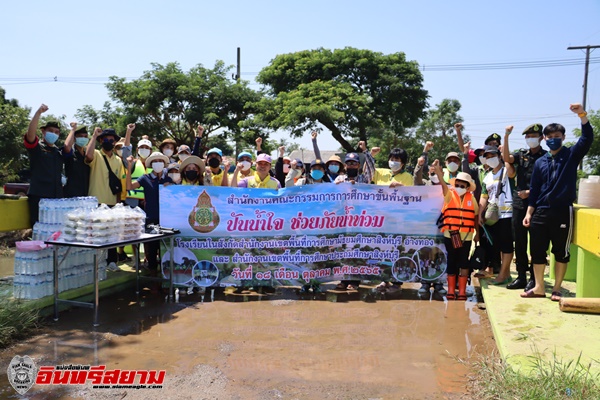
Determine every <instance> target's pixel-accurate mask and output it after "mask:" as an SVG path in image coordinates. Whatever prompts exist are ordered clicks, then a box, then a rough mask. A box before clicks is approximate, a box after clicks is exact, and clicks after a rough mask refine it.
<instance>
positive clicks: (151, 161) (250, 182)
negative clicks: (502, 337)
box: [24, 104, 593, 300]
mask: <svg viewBox="0 0 600 400" xmlns="http://www.w3.org/2000/svg"><path fill="white" fill-rule="evenodd" d="M47 110H48V107H47V106H46V105H44V104H42V106H40V108H39V109H38V110H37V111H36V113H35V114H34V116H33V118H32V120H31V122H30V125H29V129H28V131H27V133H26V135H25V138H24V143H25V147H26V148H27V150H28V152H29V156H30V165H31V176H32V177H31V184H30V189H29V193H28V197H29V207H30V216H31V222H32V225H33V224H34V223H35V222H36V221H37V218H38V204H39V200H40V199H41V198H59V197H74V196H87V195H89V196H95V197H96V198H97V199H98V202H99V203H104V204H107V205H109V206H114V205H115V204H117V203H118V202H125V203H126V204H128V205H130V206H132V207H136V206H140V207H142V208H143V209H144V210H145V212H146V216H147V223H148V224H156V223H158V222H159V194H158V193H159V189H158V188H159V186H160V185H169V184H182V185H212V186H229V187H240V188H251V189H279V188H282V187H291V186H301V185H311V184H321V183H330V184H339V183H342V182H350V183H364V184H376V185H385V186H389V187H396V186H412V185H426V184H428V185H439V186H441V189H442V192H443V195H444V207H443V209H442V215H441V217H440V221H439V223H440V229H441V231H442V232H443V235H444V241H445V246H446V249H447V277H448V290H446V289H444V286H443V282H441V281H436V282H428V281H425V282H423V284H422V287H421V289H420V292H421V293H426V292H428V291H429V290H430V288H431V286H432V285H433V287H434V289H435V290H436V291H438V292H440V293H441V294H447V297H448V298H449V299H454V298H456V299H459V300H463V299H466V286H467V282H468V280H469V279H470V272H471V268H470V262H469V257H470V255H471V252H472V246H471V245H472V243H477V244H478V246H479V247H480V249H479V250H481V251H478V250H476V251H475V252H476V253H477V254H485V262H484V263H483V264H482V267H481V270H480V271H479V272H478V273H477V274H476V276H477V277H480V278H490V277H492V276H493V274H497V275H496V277H495V279H494V280H493V281H492V283H493V284H499V285H504V284H507V288H508V289H525V291H524V292H523V294H522V296H523V297H526V298H531V297H543V296H545V289H544V280H543V273H544V267H545V265H546V252H547V249H548V245H549V243H550V242H552V245H553V250H552V252H553V254H554V255H555V258H556V284H555V286H554V288H553V291H552V299H553V300H557V299H559V298H560V296H561V291H560V287H561V283H562V279H563V277H564V274H565V272H566V266H567V263H568V261H569V243H570V240H571V232H572V219H573V213H572V204H573V201H574V199H575V183H576V169H577V165H578V164H579V162H580V161H581V160H582V158H583V157H584V155H585V154H586V153H587V151H588V150H589V148H590V146H591V143H592V140H593V132H592V128H591V125H590V124H589V122H588V120H587V117H586V113H585V111H584V110H583V108H582V107H581V105H579V104H573V105H571V110H572V111H573V112H574V113H576V114H577V115H579V117H580V118H581V123H582V135H581V137H580V139H579V141H578V142H577V143H576V144H575V145H574V146H572V147H570V148H568V147H565V146H564V138H565V128H564V127H563V126H562V125H560V124H550V125H548V126H546V127H545V128H544V127H543V126H542V125H540V124H533V125H530V126H528V127H527V128H526V129H525V130H524V131H523V135H525V139H526V142H527V145H528V147H529V149H522V150H518V151H516V152H513V153H511V152H510V150H509V137H510V134H511V132H512V130H513V127H512V126H509V127H507V128H506V132H505V135H504V145H503V146H501V144H502V140H501V137H500V135H498V134H492V135H490V136H489V137H488V138H487V139H486V140H485V143H484V146H483V147H480V148H477V149H475V150H473V149H471V145H470V143H464V141H463V138H462V132H461V131H462V125H461V124H460V123H457V124H455V129H456V134H457V139H458V149H459V150H460V152H461V153H462V160H461V154H459V153H458V152H450V153H448V154H447V156H446V160H445V168H442V165H441V163H440V162H439V160H435V161H433V162H432V163H431V165H430V166H429V163H428V153H429V151H430V150H431V149H432V148H433V146H434V143H433V142H430V141H429V142H427V143H426V144H425V146H424V149H423V153H422V155H421V156H420V157H419V158H418V160H417V162H416V165H415V168H414V171H413V174H411V173H409V172H407V169H406V166H407V163H408V159H409V155H408V154H407V152H406V151H405V150H404V149H393V150H391V151H390V153H389V155H388V166H389V168H376V167H375V159H374V157H375V156H376V155H377V154H379V153H380V151H381V150H380V148H378V147H373V148H371V149H370V151H369V150H367V146H366V143H365V142H364V141H361V142H359V144H358V150H359V151H358V152H350V153H347V154H345V156H344V159H343V160H342V158H341V157H339V156H337V155H333V156H331V157H329V159H328V160H323V159H322V158H321V154H320V151H319V148H318V145H317V132H313V133H312V134H311V135H312V141H313V148H314V152H315V159H314V160H312V161H311V162H310V164H309V165H305V163H304V162H303V161H302V160H299V159H290V158H289V157H286V156H285V147H280V148H279V149H278V153H279V154H278V158H277V160H276V162H275V165H274V168H273V162H272V161H273V160H272V158H271V156H270V155H268V154H266V153H264V152H263V151H262V149H261V145H262V139H261V138H258V139H257V140H256V145H257V147H256V160H255V162H254V168H252V167H253V158H254V156H253V154H252V153H250V152H247V151H243V152H241V153H239V154H238V155H237V157H236V162H235V169H234V171H233V173H231V174H229V171H230V167H231V163H230V161H229V160H227V159H225V158H224V157H223V153H222V151H221V150H220V149H218V148H212V149H209V150H208V151H207V152H206V154H205V155H204V157H202V156H203V155H202V154H201V151H200V139H201V137H202V134H203V131H204V128H203V127H202V126H198V128H197V135H196V140H195V142H194V144H193V147H192V148H191V149H190V147H189V146H188V145H185V144H181V145H179V146H178V145H177V143H176V142H175V141H174V140H173V139H165V140H163V141H162V142H161V143H160V144H158V146H157V148H158V151H153V147H154V146H153V144H152V142H151V141H150V139H149V138H148V137H145V136H143V137H142V138H141V139H139V140H138V143H137V147H136V152H135V154H136V156H137V157H134V156H133V154H134V152H133V148H132V145H131V135H132V133H133V131H134V129H135V124H129V125H128V126H127V130H126V133H125V137H124V138H121V137H120V136H119V135H118V134H117V133H116V131H115V130H114V129H104V130H102V129H100V128H95V129H94V131H93V134H92V137H91V138H90V137H89V133H88V131H87V128H86V127H79V126H78V125H77V124H76V123H71V130H70V132H69V134H68V135H67V137H66V139H65V141H64V145H63V147H61V148H58V147H57V146H56V143H57V139H58V138H59V136H60V133H61V132H60V125H59V124H58V123H57V122H48V123H46V124H45V125H44V126H42V127H41V128H40V129H41V133H42V136H41V138H39V137H38V135H37V129H38V128H37V127H38V123H39V119H40V116H41V114H42V113H44V112H45V111H47ZM543 139H545V140H546V144H547V145H548V147H549V148H550V151H549V152H546V151H545V150H543V149H542V147H541V144H542V141H543ZM96 145H99V146H100V149H96ZM63 170H64V174H65V176H66V179H67V180H66V184H64V185H63V181H62V174H63ZM423 171H428V172H429V173H428V174H427V173H426V175H427V177H426V178H424V177H423V175H424V173H423ZM427 178H428V179H427ZM528 235H530V236H531V246H530V248H531V261H530V260H529V255H528V251H527V243H528ZM513 253H514V254H516V265H517V271H518V276H517V278H516V279H515V280H512V279H511V276H510V263H511V261H512V259H513ZM121 254H122V255H119V254H117V252H116V251H114V252H109V256H108V259H107V261H108V262H109V263H110V262H117V261H119V260H120V257H122V256H123V255H124V253H121ZM157 254H158V243H154V244H150V245H149V246H146V256H147V259H148V266H149V268H150V269H153V268H156V266H157V265H159V263H158V260H157V259H156V255H157ZM149 255H150V256H149ZM531 265H533V267H532V266H531ZM528 272H529V274H530V278H529V280H528V279H527V273H528ZM353 284H355V283H354V282H350V281H343V282H342V286H343V288H348V287H349V286H350V285H353ZM387 285H389V286H391V287H398V285H399V284H398V283H396V284H394V283H391V282H390V283H385V284H384V287H387ZM456 288H458V293H457V292H456Z"/></svg>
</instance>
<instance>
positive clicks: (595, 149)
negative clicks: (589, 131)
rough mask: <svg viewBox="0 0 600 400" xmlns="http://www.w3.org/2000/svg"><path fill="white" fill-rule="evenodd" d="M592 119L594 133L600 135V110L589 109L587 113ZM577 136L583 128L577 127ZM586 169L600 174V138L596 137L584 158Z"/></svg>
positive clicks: (594, 173) (592, 173) (593, 173)
mask: <svg viewBox="0 0 600 400" xmlns="http://www.w3.org/2000/svg"><path fill="white" fill-rule="evenodd" d="M587 117H588V119H589V120H590V124H591V125H592V128H593V129H594V135H598V132H600V111H593V110H590V111H588V115H587ZM573 133H574V134H575V136H577V137H580V136H581V129H579V128H576V129H574V130H573ZM584 161H585V167H586V170H589V171H590V175H600V140H597V138H594V141H593V142H592V147H591V148H590V151H588V153H587V156H586V157H585V159H584Z"/></svg>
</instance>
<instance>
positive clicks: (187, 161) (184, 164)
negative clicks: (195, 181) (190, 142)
mask: <svg viewBox="0 0 600 400" xmlns="http://www.w3.org/2000/svg"><path fill="white" fill-rule="evenodd" d="M190 164H196V165H197V166H198V168H200V173H201V174H203V173H204V161H202V159H201V158H200V157H198V156H189V157H188V158H186V159H185V160H183V161H182V163H181V165H180V166H179V171H181V172H182V173H183V171H184V170H185V167H187V166H188V165H190Z"/></svg>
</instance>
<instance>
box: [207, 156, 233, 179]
mask: <svg viewBox="0 0 600 400" xmlns="http://www.w3.org/2000/svg"><path fill="white" fill-rule="evenodd" d="M221 163H223V169H221ZM206 164H207V165H208V167H209V170H210V174H211V180H212V185H213V186H229V175H228V174H227V172H226V171H229V166H230V164H229V161H228V160H225V162H223V152H222V151H221V149H218V148H216V147H213V148H212V149H210V150H208V152H207V153H206Z"/></svg>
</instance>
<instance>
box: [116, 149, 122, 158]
mask: <svg viewBox="0 0 600 400" xmlns="http://www.w3.org/2000/svg"><path fill="white" fill-rule="evenodd" d="M115 153H117V155H118V156H119V157H123V149H115Z"/></svg>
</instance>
